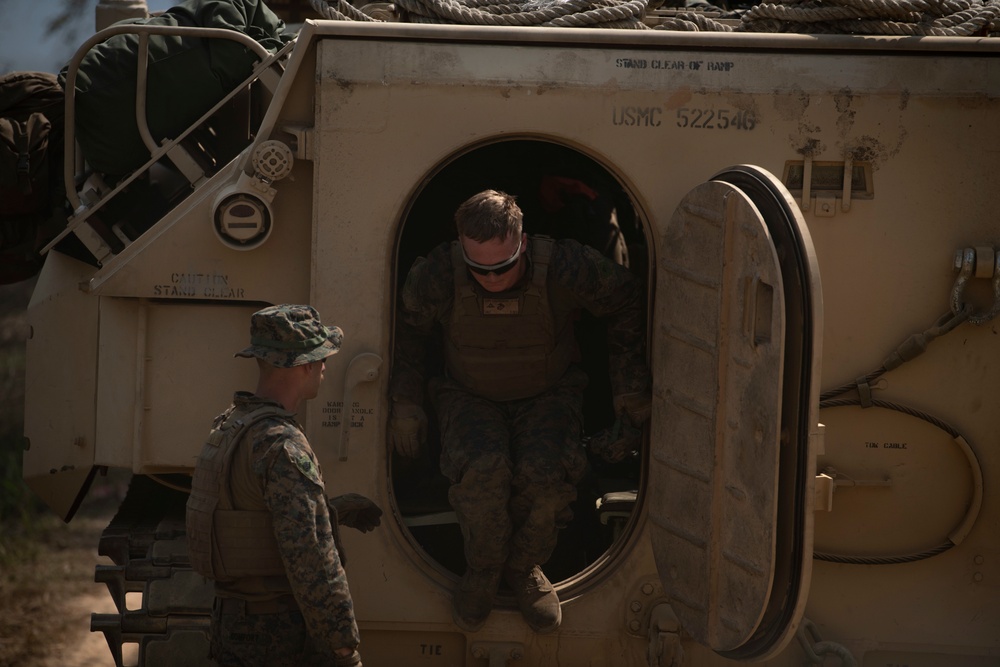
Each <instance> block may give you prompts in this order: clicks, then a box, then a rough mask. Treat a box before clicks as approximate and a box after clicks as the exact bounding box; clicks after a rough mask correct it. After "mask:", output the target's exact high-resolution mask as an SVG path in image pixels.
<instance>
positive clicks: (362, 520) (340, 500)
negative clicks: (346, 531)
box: [330, 493, 382, 533]
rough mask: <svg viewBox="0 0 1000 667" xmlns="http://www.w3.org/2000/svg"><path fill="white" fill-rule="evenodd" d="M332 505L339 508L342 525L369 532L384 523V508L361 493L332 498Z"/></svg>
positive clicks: (338, 516) (338, 521) (338, 519)
mask: <svg viewBox="0 0 1000 667" xmlns="http://www.w3.org/2000/svg"><path fill="white" fill-rule="evenodd" d="M330 505H331V506H332V507H333V508H334V509H336V510H337V523H339V524H340V525H341V526H347V527H348V528H354V529H356V530H360V531H361V532H362V533H367V532H368V531H369V530H374V529H375V527H376V526H379V525H381V523H382V509H381V508H380V507H379V506H378V505H376V504H375V503H374V501H372V500H370V499H369V498H365V497H364V496H362V495H361V494H359V493H345V494H344V495H342V496H336V497H334V498H330Z"/></svg>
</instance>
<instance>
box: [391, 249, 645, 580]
mask: <svg viewBox="0 0 1000 667" xmlns="http://www.w3.org/2000/svg"><path fill="white" fill-rule="evenodd" d="M537 245H538V244H537V243H536V242H532V243H531V244H530V246H529V248H530V249H531V250H529V255H528V257H529V262H531V261H532V257H533V253H534V248H535V247H536V246H537ZM450 247H451V244H450V243H445V244H442V245H441V246H439V247H437V248H435V249H434V250H433V251H432V252H431V253H430V254H429V255H428V256H427V258H426V259H418V260H417V262H416V263H415V264H414V266H413V268H412V269H411V271H410V274H409V275H408V277H407V280H406V283H405V285H404V287H403V290H402V294H401V299H400V309H399V316H398V326H397V330H396V349H395V352H394V356H393V359H394V362H393V363H394V367H393V376H392V380H391V388H390V391H391V394H392V397H393V400H394V401H404V402H410V403H414V404H416V405H422V403H423V386H424V379H425V376H426V372H427V371H426V368H425V365H426V364H425V357H426V356H427V354H426V351H427V344H428V342H429V337H430V336H431V334H432V332H433V331H434V329H435V327H436V326H441V327H442V328H443V329H444V330H445V332H447V330H448V326H449V323H450V322H451V311H452V308H453V306H454V300H455V277H454V266H453V261H454V260H453V257H452V251H451V250H450ZM534 266H535V264H534V263H531V264H529V268H528V271H527V272H526V274H525V278H524V281H523V282H522V285H525V284H526V283H528V282H530V281H531V279H532V268H533V267H534ZM546 286H547V291H548V301H549V303H550V304H551V307H552V308H553V309H554V310H555V309H563V310H565V309H575V310H578V309H584V310H587V311H588V312H590V313H591V314H592V315H594V316H596V317H601V318H606V321H607V324H608V338H609V351H610V359H609V367H610V371H611V383H612V388H613V391H614V393H615V395H619V394H627V393H634V392H642V391H647V390H648V387H649V372H648V367H647V365H646V361H645V352H644V350H645V320H644V316H643V314H644V305H645V304H644V301H643V293H642V288H641V285H640V283H639V281H638V280H636V279H635V277H634V276H632V275H631V274H630V273H629V272H628V271H627V270H625V269H623V268H622V267H620V266H618V265H616V264H614V263H613V262H611V261H610V260H608V259H606V258H605V257H603V256H601V254H600V253H598V252H597V251H595V250H593V249H592V248H589V247H586V246H582V245H580V244H579V243H577V242H576V241H571V240H568V239H563V240H557V241H555V242H554V243H553V245H552V247H551V251H550V255H549V257H548V273H547V278H546ZM516 289H517V288H516ZM486 381H487V382H488V378H486ZM586 384H587V377H586V374H585V373H584V372H583V371H582V370H580V369H579V368H578V367H576V366H575V365H572V366H570V367H569V369H568V370H567V371H566V372H565V373H564V374H563V376H562V378H561V379H559V380H557V381H556V382H555V383H554V384H553V385H552V386H550V387H548V388H546V389H544V390H543V391H541V392H540V393H537V394H535V395H533V396H528V397H519V398H517V399H514V400H505V401H497V400H489V399H487V398H484V397H482V396H481V395H477V394H476V393H475V392H473V391H471V390H469V389H468V388H467V387H465V386H463V385H462V384H460V383H459V382H457V381H456V380H455V379H452V378H448V377H444V378H435V379H433V380H432V381H431V383H430V385H429V389H430V392H431V395H432V400H433V403H434V406H435V409H436V411H437V414H438V417H439V420H440V426H441V433H442V452H441V470H442V472H443V473H444V474H445V475H446V476H447V477H448V478H449V479H450V480H451V481H452V483H453V486H452V487H451V489H450V491H449V501H450V502H451V505H452V507H453V508H454V509H455V511H456V513H457V515H458V518H459V523H460V525H461V527H462V531H463V535H464V537H465V552H466V560H467V562H468V565H469V567H470V568H474V569H488V568H496V567H499V566H502V565H504V564H506V566H507V567H508V568H510V569H513V570H523V569H527V568H530V567H531V566H533V565H539V564H543V563H545V562H546V561H547V560H548V558H549V556H550V555H551V553H552V550H553V548H554V547H555V544H556V537H557V533H558V529H559V527H561V526H563V525H565V524H566V523H567V522H568V521H569V519H570V518H571V517H572V514H571V511H570V509H569V504H570V503H571V502H572V501H573V500H574V499H575V498H576V488H575V484H576V483H577V482H578V481H579V479H580V477H581V475H582V473H583V469H584V467H585V465H586V459H585V457H584V455H583V452H582V450H581V448H580V435H581V428H582V421H583V420H582V399H583V390H584V388H585V387H586Z"/></svg>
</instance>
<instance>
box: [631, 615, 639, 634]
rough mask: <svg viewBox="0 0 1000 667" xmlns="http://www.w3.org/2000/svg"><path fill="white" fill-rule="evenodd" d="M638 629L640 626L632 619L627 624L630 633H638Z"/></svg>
mask: <svg viewBox="0 0 1000 667" xmlns="http://www.w3.org/2000/svg"><path fill="white" fill-rule="evenodd" d="M640 627H641V625H640V623H639V621H638V620H636V619H634V618H633V619H632V620H631V621H630V622H629V624H628V629H629V630H631V631H632V632H639V628H640Z"/></svg>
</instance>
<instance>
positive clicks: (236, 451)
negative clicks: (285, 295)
mask: <svg viewBox="0 0 1000 667" xmlns="http://www.w3.org/2000/svg"><path fill="white" fill-rule="evenodd" d="M342 339H343V332H342V331H341V330H340V328H338V327H326V326H324V325H323V324H322V323H321V322H320V318H319V314H318V313H317V312H316V310H315V309H314V308H312V307H311V306H306V305H281V306H273V307H270V308H265V309H263V310H260V311H258V312H256V313H254V314H253V316H252V317H251V322H250V346H249V347H247V348H246V349H244V350H242V351H240V352H237V353H236V356H238V357H248V358H255V359H256V360H257V365H258V370H259V379H258V383H257V388H256V391H254V393H252V394H251V393H249V392H245V391H240V392H237V393H236V394H235V396H234V398H233V404H232V405H231V406H230V407H229V409H228V410H226V411H225V412H223V413H222V414H221V415H219V416H218V417H217V418H216V419H215V423H214V425H213V428H212V431H211V433H210V435H209V437H208V441H207V442H206V443H205V445H204V447H203V449H202V452H201V455H200V456H199V457H198V461H197V464H196V466H195V471H194V477H193V479H192V484H191V496H190V498H189V499H188V503H187V537H188V546H189V550H190V554H191V565H192V567H193V568H194V569H195V570H196V571H197V572H199V573H200V574H202V575H204V576H206V577H208V578H209V579H211V580H212V581H213V582H214V585H215V604H214V606H213V610H212V624H211V654H212V657H213V658H214V659H215V661H216V662H217V663H218V664H219V665H220V666H221V667H230V666H232V667H236V666H249V665H260V666H261V667H263V666H265V665H266V666H268V667H275V666H281V665H287V666H289V667H304V666H317V667H319V666H322V667H327V666H329V667H334V666H336V667H341V666H347V665H352V666H353V665H360V664H361V656H360V654H359V653H358V646H359V644H360V643H361V638H360V636H359V634H358V627H357V624H356V622H355V619H354V605H353V602H352V600H351V592H350V590H349V588H348V585H347V576H346V574H345V572H344V566H343V561H344V558H343V550H342V548H341V547H340V541H339V533H338V508H339V509H340V510H341V512H340V514H339V523H341V524H344V525H349V526H351V527H354V528H357V529H359V530H362V531H363V532H367V531H368V530H371V529H373V528H374V527H375V526H377V525H378V524H379V523H380V521H381V519H380V516H381V513H382V512H381V510H380V509H379V508H378V507H377V506H375V505H374V503H372V502H371V501H370V500H368V499H367V498H364V497H362V496H358V495H356V494H349V495H347V496H340V497H337V498H333V499H328V498H327V496H326V491H325V486H324V483H323V475H322V472H321V470H320V466H319V462H318V461H317V459H316V455H315V454H314V453H313V450H312V448H311V447H310V445H309V441H308V440H307V439H306V436H305V434H304V433H303V432H302V427H301V426H300V425H299V424H298V423H297V422H296V420H295V413H296V411H297V410H298V409H299V407H300V406H301V404H302V403H303V402H304V401H306V400H309V399H311V398H315V397H316V395H317V394H318V392H319V388H320V384H321V383H322V381H323V375H324V370H325V368H326V359H327V358H328V357H329V356H331V355H333V354H336V353H337V351H338V350H339V349H340V345H341V341H342Z"/></svg>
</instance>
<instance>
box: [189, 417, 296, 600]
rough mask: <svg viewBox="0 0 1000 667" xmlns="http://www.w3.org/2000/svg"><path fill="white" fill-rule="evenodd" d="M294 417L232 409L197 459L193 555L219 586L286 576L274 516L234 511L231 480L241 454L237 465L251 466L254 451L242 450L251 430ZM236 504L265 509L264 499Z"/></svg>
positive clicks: (196, 566)
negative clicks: (270, 420) (270, 419)
mask: <svg viewBox="0 0 1000 667" xmlns="http://www.w3.org/2000/svg"><path fill="white" fill-rule="evenodd" d="M293 416H294V415H293V413H291V412H288V411H287V410H283V409H281V408H279V407H278V406H275V405H264V406H262V407H260V408H257V409H256V410H254V411H252V412H249V413H247V414H244V415H243V416H238V413H237V411H236V410H235V409H234V408H231V409H230V410H229V411H228V412H227V413H225V414H223V415H222V417H221V418H220V419H219V421H217V422H216V425H215V427H214V428H213V429H212V432H211V433H210V434H209V436H208V441H207V442H206V443H205V445H204V447H202V450H201V455H200V456H199V457H198V465H197V467H196V468H195V471H194V477H193V478H192V480H191V496H190V497H189V498H188V502H187V540H188V551H189V552H190V555H191V567H192V568H193V569H194V570H195V571H196V572H198V573H199V574H201V575H203V576H205V577H208V578H209V579H213V580H215V581H231V580H233V579H237V578H240V577H274V576H284V575H285V568H284V565H283V564H282V561H281V554H280V552H279V551H278V542H277V540H276V539H275V537H274V529H273V527H272V524H271V515H270V513H269V512H267V511H266V510H237V509H234V507H235V505H236V503H234V502H233V501H234V498H233V497H232V489H231V486H230V483H231V482H230V480H231V472H232V467H233V464H234V462H233V456H234V455H235V454H236V453H237V452H239V453H240V454H239V455H240V456H241V457H243V458H244V459H245V461H237V462H236V465H241V464H242V465H248V466H249V465H250V457H251V456H252V454H253V452H252V451H251V447H249V446H245V447H240V446H239V444H240V441H241V440H242V438H243V435H244V434H245V433H246V432H247V430H248V429H249V428H250V427H251V426H253V425H254V424H255V423H256V422H259V421H260V420H262V419H267V418H268V417H277V418H285V419H291V418H292V417H293ZM237 500H240V501H241V502H240V503H239V504H240V505H241V506H246V505H247V504H251V505H252V504H262V499H260V498H256V499H237ZM247 501H249V502H247Z"/></svg>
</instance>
